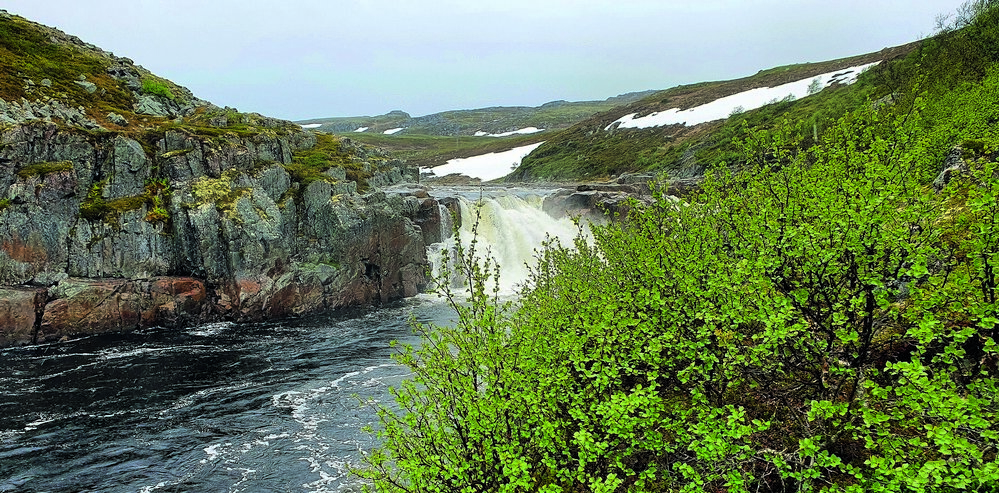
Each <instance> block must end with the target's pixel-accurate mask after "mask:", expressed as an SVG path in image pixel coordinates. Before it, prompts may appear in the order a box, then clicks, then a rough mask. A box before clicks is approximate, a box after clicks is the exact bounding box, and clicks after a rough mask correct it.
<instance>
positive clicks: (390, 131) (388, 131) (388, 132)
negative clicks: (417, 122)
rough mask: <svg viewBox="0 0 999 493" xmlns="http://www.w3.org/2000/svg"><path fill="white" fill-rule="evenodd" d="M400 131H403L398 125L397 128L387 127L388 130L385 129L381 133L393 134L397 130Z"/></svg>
mask: <svg viewBox="0 0 999 493" xmlns="http://www.w3.org/2000/svg"><path fill="white" fill-rule="evenodd" d="M402 131H403V128H402V127H399V128H390V129H388V130H386V131H384V132H382V133H383V134H385V135H395V134H397V133H399V132H402Z"/></svg>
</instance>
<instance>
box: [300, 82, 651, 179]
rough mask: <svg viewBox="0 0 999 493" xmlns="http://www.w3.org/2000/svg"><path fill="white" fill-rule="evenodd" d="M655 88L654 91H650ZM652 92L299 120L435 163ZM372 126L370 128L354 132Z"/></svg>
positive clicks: (510, 143) (521, 141)
mask: <svg viewBox="0 0 999 493" xmlns="http://www.w3.org/2000/svg"><path fill="white" fill-rule="evenodd" d="M650 92H651V91H650ZM647 94H649V92H644V93H629V94H623V95H621V96H616V97H613V98H609V99H606V100H604V101H582V102H566V101H555V102H551V103H547V104H544V105H542V106H539V107H535V108H531V107H493V108H480V109H474V110H459V111H446V112H442V113H435V114H432V115H427V116H422V117H417V118H411V117H410V116H409V115H408V114H406V113H403V112H401V111H394V112H391V113H387V114H385V115H380V116H374V117H344V118H318V119H313V120H303V121H300V122H298V123H300V124H309V123H322V124H324V126H323V127H321V130H328V131H331V132H334V133H338V134H341V135H343V136H345V137H349V138H351V139H353V140H356V141H359V142H363V143H366V144H370V145H375V146H379V147H382V148H384V149H386V150H387V151H389V152H390V153H391V154H392V156H393V157H396V158H399V159H405V160H408V161H409V162H410V164H414V165H418V166H423V167H433V166H438V165H441V164H444V163H446V162H447V161H448V160H449V159H454V158H460V157H468V156H474V155H479V154H486V153H489V152H499V151H505V150H509V149H512V148H514V147H519V146H523V145H528V144H533V143H536V142H541V141H543V140H545V139H546V138H547V137H548V136H550V135H552V134H554V133H555V132H557V131H558V130H564V129H566V128H568V127H570V126H571V125H574V124H576V123H578V122H580V121H583V120H585V119H587V118H589V117H591V116H593V115H594V114H597V113H600V112H604V111H607V110H609V109H612V108H615V107H618V106H620V105H622V104H627V103H629V102H633V101H636V100H638V99H640V98H641V97H642V96H644V95H647ZM360 127H368V130H367V131H366V132H361V133H356V132H354V130H356V129H357V128H360ZM527 127H536V128H541V129H545V132H543V133H536V134H531V135H513V136H510V137H474V134H475V132H479V131H483V132H489V133H503V132H509V131H513V130H518V129H521V128H527ZM393 128H405V129H406V130H405V131H403V132H400V133H397V134H394V135H384V134H383V133H382V132H384V131H385V130H389V129H393Z"/></svg>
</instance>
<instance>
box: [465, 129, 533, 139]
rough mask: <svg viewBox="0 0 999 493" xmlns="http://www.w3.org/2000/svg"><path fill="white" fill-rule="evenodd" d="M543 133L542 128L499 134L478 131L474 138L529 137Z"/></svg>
mask: <svg viewBox="0 0 999 493" xmlns="http://www.w3.org/2000/svg"><path fill="white" fill-rule="evenodd" d="M544 131H545V130H544V129H543V128H538V127H526V128H522V129H520V130H514V131H512V132H503V133H501V134H491V133H489V132H483V131H481V130H480V131H478V132H475V136H476V137H509V136H511V135H530V134H536V133H538V132H544Z"/></svg>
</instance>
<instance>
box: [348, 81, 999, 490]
mask: <svg viewBox="0 0 999 493" xmlns="http://www.w3.org/2000/svg"><path fill="white" fill-rule="evenodd" d="M993 74H994V75H993V76H991V77H989V78H988V79H986V80H985V81H984V82H983V83H980V84H977V85H974V86H968V87H965V88H964V90H962V91H958V92H955V93H952V94H948V95H936V96H934V97H933V98H932V99H930V100H924V99H921V98H913V101H914V105H913V106H912V107H911V108H905V107H899V108H892V109H882V110H875V109H872V107H870V106H868V107H866V108H864V109H862V110H860V111H854V112H850V113H849V114H847V115H846V116H845V117H843V118H841V119H839V120H838V122H837V123H835V124H834V125H832V126H831V127H830V128H828V129H827V130H826V131H825V132H823V133H822V134H820V136H819V139H818V140H817V141H815V143H814V145H811V146H805V145H803V142H804V140H805V138H806V137H805V136H803V135H802V134H801V132H800V131H799V130H800V129H799V125H798V124H797V123H794V122H784V123H783V124H780V125H776V126H774V127H773V128H772V129H770V130H768V131H765V132H763V131H755V132H748V133H747V135H746V138H745V139H743V140H742V151H741V154H742V160H743V161H744V162H745V163H746V166H747V168H746V169H745V170H744V171H742V172H739V173H735V172H732V171H730V170H728V169H720V170H717V171H714V172H712V173H710V174H709V177H708V178H707V180H706V182H705V184H704V186H703V188H702V190H701V192H699V193H698V194H697V195H695V196H692V197H690V198H689V200H688V201H686V202H684V203H676V202H674V201H672V200H669V199H668V198H667V197H664V196H662V195H657V196H656V201H655V202H654V203H653V204H651V205H649V206H644V207H643V206H640V205H639V204H637V203H636V204H633V207H632V213H631V214H630V215H629V216H628V218H627V220H626V221H624V222H623V223H613V224H610V225H607V226H594V227H593V228H592V240H591V239H589V238H587V237H586V236H585V235H582V234H581V235H580V236H579V237H578V238H577V239H576V241H575V243H574V245H572V246H573V248H567V247H563V246H561V245H558V244H549V245H548V246H547V247H546V248H545V249H544V250H543V251H541V252H540V253H539V254H538V256H537V264H536V265H535V266H534V267H533V274H532V276H531V279H530V281H529V283H528V285H527V287H526V288H525V289H524V291H523V292H522V293H521V297H520V299H519V302H518V305H517V306H516V307H515V306H513V305H511V304H509V303H504V302H503V301H502V300H501V299H500V298H499V297H498V295H497V290H496V289H494V288H493V284H492V282H493V281H494V280H495V277H496V275H497V268H496V266H495V264H493V263H490V262H488V261H486V262H484V263H479V262H476V261H475V260H474V253H475V252H474V243H473V251H471V252H462V254H461V255H460V257H461V259H462V262H461V263H460V264H459V269H461V271H462V273H463V274H465V275H466V276H467V277H468V278H469V279H470V288H469V296H468V298H467V300H463V299H461V298H459V297H457V296H455V295H454V294H453V293H450V292H445V294H446V296H447V297H448V300H449V301H450V302H451V304H452V306H453V307H454V309H455V310H456V312H457V315H458V316H457V322H456V324H455V325H454V326H452V327H429V326H423V325H417V328H418V330H419V331H420V333H421V334H422V335H423V337H424V340H423V344H422V347H420V348H419V349H416V348H412V347H406V348H403V350H402V352H401V355H400V357H399V361H400V362H401V363H402V364H404V365H406V366H407V367H409V369H410V370H411V371H412V372H413V375H414V377H413V379H412V380H411V381H408V382H406V383H405V384H404V385H403V386H402V387H401V388H399V389H395V390H394V393H395V397H396V403H397V404H398V406H399V408H400V410H399V411H395V410H391V409H388V408H385V409H383V410H382V411H381V420H382V421H381V423H382V431H381V436H382V438H383V439H384V445H383V446H382V447H381V448H379V449H377V450H375V451H374V452H373V453H371V454H370V455H369V456H368V457H367V459H366V460H367V462H368V466H367V468H366V469H364V470H362V471H359V473H360V474H361V475H362V476H364V477H366V478H368V479H369V480H371V481H372V482H373V487H374V488H375V489H376V490H377V491H419V492H429V491H434V492H441V491H467V492H496V491H511V492H516V491H525V492H526V491H541V492H546V493H555V492H567V493H568V492H583V491H594V492H619V491H620V492H624V491H634V492H640V491H663V492H673V491H691V492H693V491H726V492H755V491H771V492H773V491H829V492H861V491H876V492H899V491H964V490H969V491H993V489H994V485H995V484H997V482H999V466H997V462H996V458H997V452H996V451H997V450H999V345H997V344H996V339H997V337H999V333H997V325H999V304H997V295H999V292H997V287H999V274H997V273H999V205H997V204H999V200H997V199H996V197H997V196H999V163H995V162H991V161H990V159H994V157H993V158H989V157H983V158H980V159H979V160H977V161H974V162H972V163H969V168H970V171H969V173H968V174H967V175H965V176H963V177H959V178H956V179H954V180H953V181H952V182H951V184H950V185H949V186H948V187H947V188H945V189H944V191H943V192H942V193H937V192H934V190H933V188H932V187H930V186H929V185H928V184H929V182H931V181H932V180H933V178H934V177H935V176H936V171H937V170H938V168H939V163H940V161H941V160H942V158H943V156H946V154H947V151H948V149H949V145H954V144H956V143H960V142H966V141H969V140H974V141H979V142H981V143H982V144H981V146H980V147H981V148H982V149H985V150H986V152H988V150H989V149H992V150H994V149H996V148H997V144H999V135H997V132H996V130H995V129H994V127H995V125H994V122H995V121H996V119H995V117H996V112H997V111H999V72H993ZM990 121H991V122H992V123H991V124H990V123H989V122H990ZM811 139H812V140H813V141H814V140H815V139H814V135H812V136H811Z"/></svg>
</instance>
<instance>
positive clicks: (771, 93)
mask: <svg viewBox="0 0 999 493" xmlns="http://www.w3.org/2000/svg"><path fill="white" fill-rule="evenodd" d="M879 63H881V62H874V63H869V64H867V65H859V66H856V67H850V68H846V69H843V70H837V71H835V72H828V73H825V74H821V75H818V76H815V77H811V78H808V79H802V80H799V81H795V82H789V83H787V84H781V85H779V86H777V87H760V88H757V89H750V90H748V91H745V92H740V93H738V94H733V95H731V96H725V97H724V98H720V99H716V100H714V101H712V102H710V103H707V104H702V105H701V106H695V107H693V108H690V109H686V110H680V109H679V108H672V109H668V110H666V111H658V112H655V113H651V114H648V115H646V116H643V117H639V118H635V115H637V114H638V113H631V114H629V115H625V116H623V117H621V118H620V119H618V120H617V121H615V122H613V123H611V124H610V125H607V127H605V128H604V130H611V129H613V128H615V127H616V128H652V127H662V126H665V125H676V124H683V125H686V126H688V127H691V126H694V125H699V124H701V123H707V122H710V121H714V120H724V119H726V118H728V117H729V116H730V115H732V113H733V112H734V111H737V110H739V109H741V110H742V111H749V110H755V109H756V108H760V107H763V106H766V105H767V104H770V103H773V102H775V101H780V100H783V99H785V98H788V97H793V98H795V99H800V98H803V97H806V96H808V95H809V87H810V86H812V85H813V84H815V87H818V88H819V89H820V90H821V89H825V88H827V87H829V86H831V85H833V84H837V83H838V84H847V85H849V84H853V83H854V82H857V77H859V76H860V74H861V73H863V72H864V71H865V70H867V69H869V68H871V67H873V66H875V65H877V64H879Z"/></svg>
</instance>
